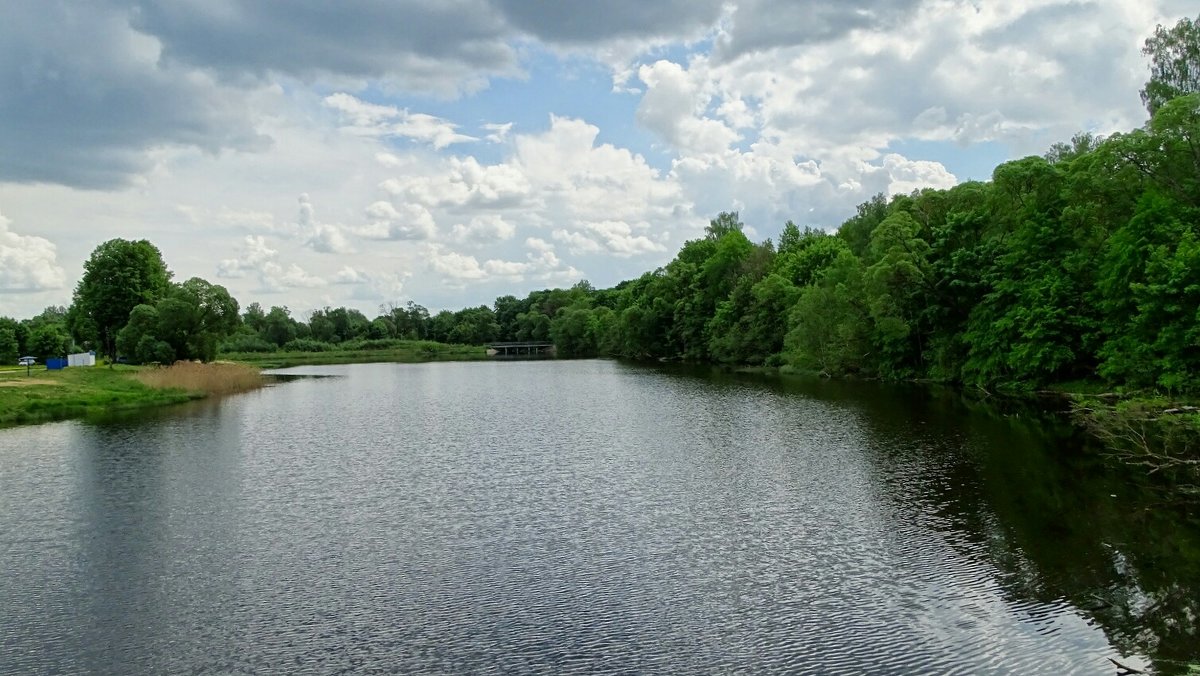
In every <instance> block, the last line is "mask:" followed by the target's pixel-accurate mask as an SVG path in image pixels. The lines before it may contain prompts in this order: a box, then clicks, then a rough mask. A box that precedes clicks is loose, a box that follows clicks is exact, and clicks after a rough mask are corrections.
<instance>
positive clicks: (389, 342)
mask: <svg viewBox="0 0 1200 676" xmlns="http://www.w3.org/2000/svg"><path fill="white" fill-rule="evenodd" d="M406 344H407V341H403V340H397V339H395V338H373V339H365V338H364V339H359V340H348V341H346V342H344V343H341V344H340V345H338V349H339V350H395V349H397V348H401V347H405V346H406Z"/></svg>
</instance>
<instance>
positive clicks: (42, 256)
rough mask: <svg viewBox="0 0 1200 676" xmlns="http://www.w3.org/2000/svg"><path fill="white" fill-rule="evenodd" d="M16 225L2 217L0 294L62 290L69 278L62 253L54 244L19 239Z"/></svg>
mask: <svg viewBox="0 0 1200 676" xmlns="http://www.w3.org/2000/svg"><path fill="white" fill-rule="evenodd" d="M10 225H12V221H11V220H9V219H8V218H6V217H5V216H4V214H0V293H31V292H36V291H46V290H49V289H61V288H62V287H63V285H64V281H65V275H64V274H63V269H62V268H61V267H59V265H58V251H57V249H56V247H55V246H54V244H53V243H52V242H50V240H48V239H45V238H42V237H35V236H33V235H18V234H17V233H15V232H13V231H12V230H10V229H9V226H10Z"/></svg>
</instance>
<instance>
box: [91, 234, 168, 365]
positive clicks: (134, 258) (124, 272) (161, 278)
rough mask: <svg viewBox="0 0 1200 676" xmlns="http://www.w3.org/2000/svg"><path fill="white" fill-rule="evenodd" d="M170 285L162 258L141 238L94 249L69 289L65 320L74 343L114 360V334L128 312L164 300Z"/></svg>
mask: <svg viewBox="0 0 1200 676" xmlns="http://www.w3.org/2000/svg"><path fill="white" fill-rule="evenodd" d="M170 280H171V272H170V271H169V270H167V266H166V264H165V263H163V260H162V254H161V253H160V252H159V250H158V248H157V247H155V246H154V245H153V244H151V243H150V242H147V241H146V240H144V239H143V240H138V241H128V240H124V239H112V240H109V241H107V242H105V243H103V244H101V245H100V246H98V247H96V249H95V250H94V251H93V252H92V255H91V257H90V258H88V260H87V262H85V263H84V264H83V277H82V278H81V279H80V280H79V284H78V285H77V286H76V287H75V296H74V303H73V305H72V308H71V309H72V312H71V320H70V324H71V330H72V332H73V333H74V334H75V338H76V339H77V340H78V341H79V342H80V343H81V344H84V345H88V344H90V345H94V346H95V347H96V348H97V349H98V351H100V352H103V353H104V354H107V355H109V356H110V357H114V356H116V349H117V348H116V339H117V333H118V332H119V331H120V330H121V329H122V327H124V326H125V323H126V322H127V321H128V320H129V313H130V312H131V311H132V310H133V308H134V307H135V306H137V305H142V304H154V303H157V302H158V301H159V300H161V299H162V298H163V297H165V296H166V294H167V291H168V290H169V289H170Z"/></svg>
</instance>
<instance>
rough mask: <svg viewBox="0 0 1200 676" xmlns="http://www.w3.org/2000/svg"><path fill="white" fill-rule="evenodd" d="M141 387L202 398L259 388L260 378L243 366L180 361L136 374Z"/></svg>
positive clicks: (261, 382) (252, 370) (248, 367)
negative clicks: (200, 394)
mask: <svg viewBox="0 0 1200 676" xmlns="http://www.w3.org/2000/svg"><path fill="white" fill-rule="evenodd" d="M135 377H136V378H137V379H138V380H139V381H141V383H142V384H143V385H148V386H150V387H154V388H158V389H179V390H187V391H189V392H204V393H206V394H231V393H233V392H245V391H246V390H253V389H255V388H258V387H262V385H263V382H264V380H263V376H262V374H261V373H260V372H259V370H258V369H257V368H255V367H253V366H247V365H245V364H229V363H213V364H201V363H199V362H191V361H180V362H175V363H174V364H172V365H171V366H167V367H165V368H157V369H146V370H144V371H139V372H138V373H137V375H136V376H135Z"/></svg>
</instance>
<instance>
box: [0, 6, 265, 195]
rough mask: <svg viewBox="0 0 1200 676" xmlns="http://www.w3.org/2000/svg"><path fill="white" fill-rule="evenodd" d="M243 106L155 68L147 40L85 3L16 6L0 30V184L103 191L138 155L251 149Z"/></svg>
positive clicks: (233, 96)
mask: <svg viewBox="0 0 1200 676" xmlns="http://www.w3.org/2000/svg"><path fill="white" fill-rule="evenodd" d="M266 142H267V140H266V139H264V138H263V137H260V136H259V135H258V134H256V133H255V131H254V127H253V125H252V124H251V123H250V121H249V116H248V114H247V112H246V108H245V103H244V100H243V98H242V96H241V94H240V93H239V92H233V91H230V90H227V89H224V88H222V87H219V86H217V85H215V84H213V83H212V82H211V81H210V80H208V79H206V78H202V77H195V76H193V75H191V74H188V73H181V72H177V71H172V70H170V69H164V68H161V67H159V66H158V65H156V63H155V47H154V45H153V44H152V41H147V40H145V39H144V38H141V39H139V36H138V35H137V34H136V33H134V32H133V31H132V30H131V29H130V28H129V27H128V24H127V23H126V22H125V20H124V17H123V16H122V14H121V13H120V12H117V11H113V10H111V9H106V8H104V7H102V6H99V5H95V4H92V3H65V2H43V3H36V4H34V3H16V4H15V5H13V6H11V7H9V8H8V9H7V11H6V12H5V21H4V22H3V23H2V24H0V157H3V158H4V161H3V162H0V181H12V182H25V183H31V182H45V183H61V184H66V185H71V186H76V187H85V188H109V187H114V186H119V185H121V184H124V183H126V182H127V181H128V180H129V179H130V177H131V176H132V175H134V174H136V173H138V172H141V171H143V170H145V169H146V168H147V167H148V166H149V160H148V158H147V157H146V154H145V151H146V150H149V149H152V148H156V147H162V146H170V145H189V146H196V147H199V148H202V149H205V150H207V151H210V152H216V151H218V150H221V149H223V148H243V149H245V148H255V147H261V146H262V145H263V144H264V143H266Z"/></svg>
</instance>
